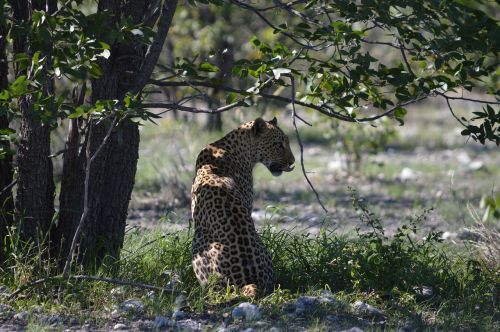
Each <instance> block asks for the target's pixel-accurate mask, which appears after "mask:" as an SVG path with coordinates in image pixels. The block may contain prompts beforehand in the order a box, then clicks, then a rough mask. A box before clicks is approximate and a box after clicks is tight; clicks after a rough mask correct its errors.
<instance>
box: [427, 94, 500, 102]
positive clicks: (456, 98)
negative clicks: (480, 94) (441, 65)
mask: <svg viewBox="0 0 500 332" xmlns="http://www.w3.org/2000/svg"><path fill="white" fill-rule="evenodd" d="M434 92H435V93H436V94H438V95H440V96H442V97H444V98H446V99H450V100H464V101H470V102H473V103H481V104H491V105H500V101H487V100H480V99H473V98H466V97H452V96H447V95H446V94H444V93H443V92H438V91H434Z"/></svg>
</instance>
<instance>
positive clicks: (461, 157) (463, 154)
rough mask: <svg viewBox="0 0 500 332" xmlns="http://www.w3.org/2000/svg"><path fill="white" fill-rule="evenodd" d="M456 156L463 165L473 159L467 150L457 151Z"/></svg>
mask: <svg viewBox="0 0 500 332" xmlns="http://www.w3.org/2000/svg"><path fill="white" fill-rule="evenodd" d="M456 158H457V161H458V162H459V163H461V164H463V165H467V164H468V163H470V161H471V159H470V157H469V155H468V154H467V152H465V151H462V152H459V153H457V154H456Z"/></svg>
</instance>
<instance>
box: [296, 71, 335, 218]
mask: <svg viewBox="0 0 500 332" xmlns="http://www.w3.org/2000/svg"><path fill="white" fill-rule="evenodd" d="M289 77H290V80H291V81H292V123H293V127H294V128H295V136H297V142H298V143H299V147H300V166H301V167H302V174H304V177H305V179H306V181H307V183H308V184H309V187H311V189H312V191H313V192H314V195H316V200H317V201H318V203H319V205H321V207H322V208H323V210H324V211H325V212H327V213H328V210H327V209H326V207H325V206H324V205H323V202H321V198H320V197H319V194H318V192H317V191H316V188H314V185H313V184H312V183H311V180H309V177H308V176H307V172H306V168H305V166H304V145H303V144H302V140H301V138H300V134H299V129H298V128H297V123H296V122H295V118H296V117H297V112H296V111H295V80H294V78H293V76H292V75H290V76H289Z"/></svg>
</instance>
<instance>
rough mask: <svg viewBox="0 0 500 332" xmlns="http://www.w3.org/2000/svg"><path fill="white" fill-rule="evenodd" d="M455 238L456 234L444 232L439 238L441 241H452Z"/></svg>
mask: <svg viewBox="0 0 500 332" xmlns="http://www.w3.org/2000/svg"><path fill="white" fill-rule="evenodd" d="M456 237H457V233H454V232H448V231H446V232H444V233H443V234H442V235H441V238H442V239H443V240H452V239H455V238H456Z"/></svg>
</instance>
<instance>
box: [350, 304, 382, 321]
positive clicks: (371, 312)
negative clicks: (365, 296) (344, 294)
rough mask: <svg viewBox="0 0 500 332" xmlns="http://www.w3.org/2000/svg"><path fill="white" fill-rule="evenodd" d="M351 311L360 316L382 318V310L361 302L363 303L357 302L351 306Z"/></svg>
mask: <svg viewBox="0 0 500 332" xmlns="http://www.w3.org/2000/svg"><path fill="white" fill-rule="evenodd" d="M352 309H353V311H354V313H355V314H356V315H361V316H371V317H378V318H380V317H383V316H384V313H383V312H382V310H380V309H377V308H375V307H374V306H372V305H370V304H368V303H366V302H363V301H357V302H356V303H354V304H353V305H352Z"/></svg>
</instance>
